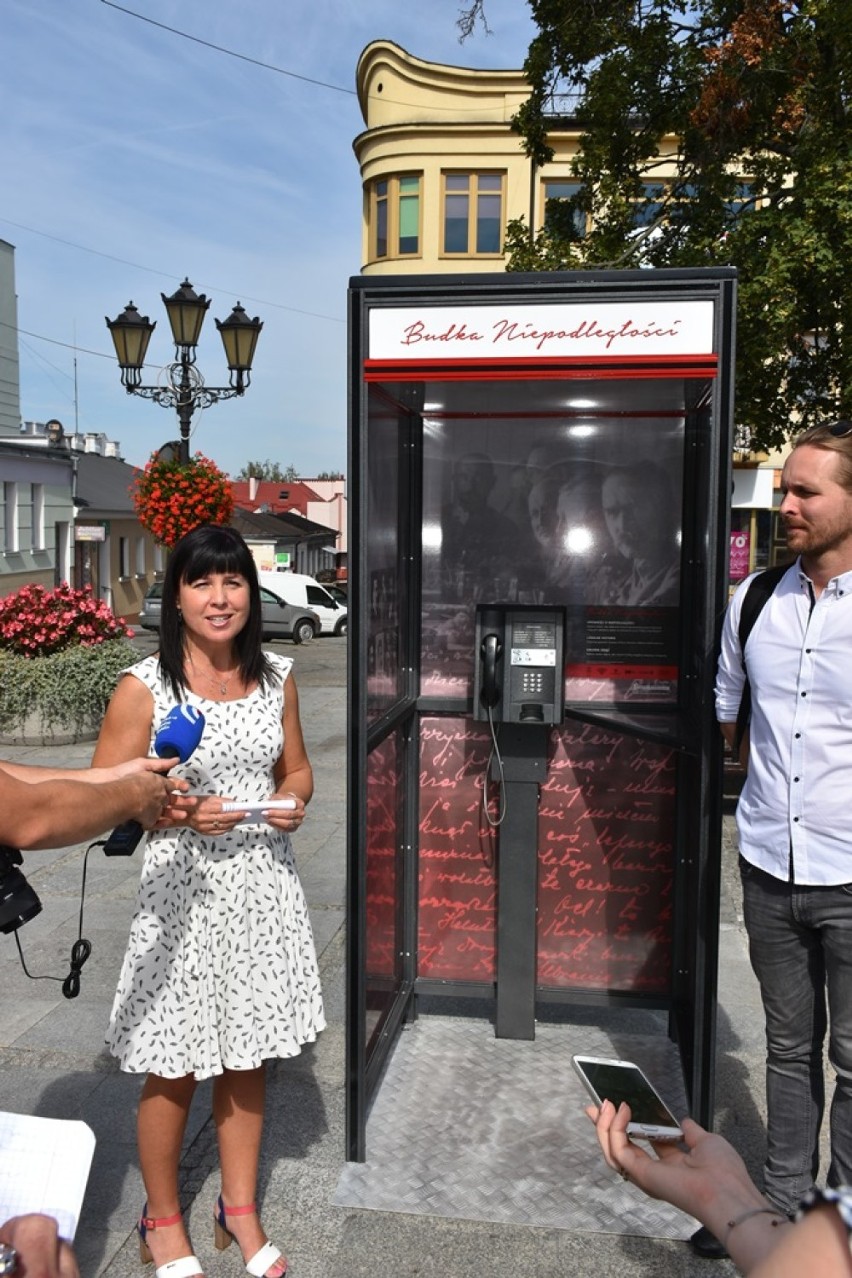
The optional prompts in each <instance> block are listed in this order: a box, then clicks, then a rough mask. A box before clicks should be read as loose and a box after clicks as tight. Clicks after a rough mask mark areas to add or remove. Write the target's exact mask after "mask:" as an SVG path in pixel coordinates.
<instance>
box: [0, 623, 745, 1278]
mask: <svg viewBox="0 0 852 1278" xmlns="http://www.w3.org/2000/svg"><path fill="white" fill-rule="evenodd" d="M140 642H141V644H142V645H143V650H150V646H152V645H149V648H148V649H144V643H145V636H142V638H141V641H140ZM278 650H279V651H285V650H286V652H287V654H288V655H293V656H294V658H295V663H296V665H295V669H296V677H297V680H298V685H299V693H300V701H301V712H302V722H303V726H304V730H305V738H306V742H307V746H308V750H309V752H310V756H311V760H312V763H313V765H314V771H315V776H316V794H315V797H314V801H313V803H312V805H311V809H310V817H309V820H308V821H307V822H306V823H305V826H304V828H303V829H302V830H301V831H300V832H299V835H298V838H297V841H296V853H297V859H298V863H299V870H300V874H301V876H302V881H303V883H304V886H305V890H306V893H307V897H308V903H309V906H310V911H311V920H312V924H313V928H314V933H315V937H316V942H317V949H318V952H319V955H320V967H321V972H322V978H323V989H324V993H325V1002H326V1015H327V1018H328V1022H329V1023H328V1028H327V1029H326V1030H325V1032H324V1033H323V1034H322V1035H321V1036H320V1039H319V1041H318V1043H317V1044H315V1045H314V1046H313V1047H311V1048H309V1049H307V1050H306V1051H304V1052H303V1053H302V1055H301V1056H300V1057H298V1058H296V1059H295V1060H292V1061H282V1062H275V1063H273V1064H272V1065H271V1066H270V1068H269V1074H268V1079H269V1083H268V1095H269V1099H268V1116H267V1122H266V1128H265V1137H264V1148H263V1154H262V1159H261V1184H260V1190H259V1198H260V1200H261V1202H262V1204H263V1220H264V1224H265V1226H266V1228H267V1230H268V1232H269V1234H270V1236H271V1237H272V1238H273V1240H275V1241H277V1242H278V1243H279V1245H280V1246H282V1247H283V1248H284V1249H285V1251H286V1252H287V1255H288V1257H289V1259H290V1272H291V1273H292V1275H293V1278H360V1276H361V1275H364V1276H365V1278H366V1276H367V1275H369V1276H370V1278H415V1276H416V1278H429V1276H431V1275H435V1276H438V1275H440V1278H494V1276H495V1274H507V1275H509V1274H511V1275H518V1276H520V1275H523V1276H524V1278H573V1276H574V1275H581V1274H582V1275H583V1278H609V1276H610V1275H612V1276H613V1278H614V1276H615V1275H616V1274H617V1275H619V1278H633V1276H634V1275H636V1276H638V1275H651V1274H656V1273H661V1272H665V1273H666V1274H668V1275H671V1276H672V1278H681V1276H683V1275H693V1274H695V1275H700V1274H704V1275H710V1274H713V1275H718V1278H728V1276H729V1275H730V1274H732V1273H733V1272H734V1270H733V1267H732V1266H731V1265H730V1263H729V1262H708V1261H701V1260H698V1259H697V1258H696V1257H694V1256H693V1255H692V1253H691V1251H690V1250H689V1248H688V1247H687V1246H686V1245H684V1244H683V1243H675V1242H665V1241H657V1240H653V1239H644V1238H636V1237H630V1236H626V1235H617V1236H612V1235H601V1234H580V1233H570V1232H568V1231H565V1230H551V1229H538V1228H531V1227H528V1226H517V1227H510V1226H498V1225H492V1224H484V1223H481V1222H473V1221H459V1220H447V1219H440V1218H433V1217H424V1216H410V1215H403V1214H401V1213H399V1214H398V1213H383V1212H370V1211H358V1210H351V1209H343V1208H339V1207H335V1206H333V1205H332V1202H331V1200H332V1197H333V1194H334V1191H335V1188H336V1186H337V1181H338V1178H339V1176H340V1172H341V1169H342V1167H343V1153H344V1138H343V1131H344V1091H343V1086H344V1067H343V1062H344V1015H345V998H344V909H345V877H346V867H345V817H346V803H345V794H344V784H345V752H346V745H345V713H346V707H345V678H346V672H345V640H343V639H332V638H328V639H322V640H319V641H317V642H315V643H313V644H311V645H310V646H308V647H305V648H295V649H294V648H291V647H290V646H289V645H283V646H278ZM91 749H92V745H91V743H86V744H81V745H75V746H66V747H62V748H58V749H49V748H46V747H35V746H28V747H2V748H0V756H2V757H5V758H9V759H14V760H15V761H18V762H30V763H45V764H51V765H59V766H71V767H73V766H85V765H86V764H87V763H88V760H89V758H90V756H91ZM725 826H726V830H725V852H724V871H723V905H722V925H721V926H722V932H721V959H720V992H719V1000H720V1006H719V1050H718V1065H717V1097H718V1101H717V1124H716V1125H717V1129H718V1130H719V1131H721V1132H722V1133H723V1134H725V1135H726V1136H728V1137H729V1138H730V1139H732V1140H733V1141H734V1143H735V1144H736V1145H737V1148H738V1149H740V1151H741V1152H742V1153H743V1155H744V1157H746V1159H747V1161H748V1162H749V1164H750V1167H751V1169H752V1170H753V1171H755V1172H756V1171H757V1170H758V1169H759V1166H760V1163H761V1161H762V1157H763V1127H762V1118H761V1116H762V1114H763V1112H764V1095H763V1016H762V1012H761V1009H760V1005H759V1000H758V996H757V990H756V986H755V983H754V979H753V977H752V974H751V969H750V967H749V965H748V957H747V953H746V947H745V938H744V933H743V929H742V926H741V920H740V916H739V893H738V887H737V883H736V866H735V852H734V845H733V822H732V819H731V818H730V817H726V822H725ZM82 851H83V849H82V848H80V847H78V848H72V849H68V848H66V849H62V850H59V851H56V852H46V853H31V854H29V855H28V856H27V857H25V863H24V870H25V872H26V874H27V877H28V879H29V880H30V882H31V883H32V885H33V887H34V888H35V890H36V892H37V893H38V895H39V896H40V898H41V901H42V905H43V912H42V914H41V915H39V917H38V918H36V919H34V920H32V921H31V922H30V923H28V924H26V925H25V926H24V927H23V928H22V929H21V930H20V933H19V936H20V940H21V944H22V947H23V950H24V957H25V960H26V963H27V966H28V968H29V970H30V971H31V972H32V973H33V974H34V975H35V974H42V973H50V974H53V975H55V976H58V977H59V978H60V980H61V979H63V978H64V977H65V975H66V974H67V972H68V959H69V955H70V952H71V946H72V944H73V942H74V940H75V939H76V936H77V927H78V916H79V908H80V885H81V872H82ZM139 866H140V861H139V854H138V853H137V854H136V855H135V856H133V857H130V858H111V859H109V860H107V859H106V858H104V856H103V854H102V852H101V851H100V849H96V850H95V851H94V852H93V853H92V854H91V855H90V856H89V864H88V882H87V887H86V901H85V914H84V921H83V935H84V936H86V937H88V938H89V940H90V941H91V942H92V955H91V958H90V959H89V961H88V963H87V965H86V967H85V968H84V970H83V973H82V979H81V992H80V995H79V997H78V998H77V999H76V1000H73V1001H67V1000H66V999H64V998H63V996H62V993H61V989H60V985H59V984H57V983H56V982H51V981H38V982H33V981H30V980H28V979H27V978H26V976H25V975H24V973H23V972H22V970H21V966H20V962H19V958H18V952H17V948H16V946H15V942H14V938H13V937H11V936H9V937H0V1068H1V1069H2V1096H0V1107H2V1108H4V1109H9V1110H15V1111H19V1112H23V1113H32V1114H41V1115H47V1116H51V1117H62V1118H82V1119H84V1120H85V1121H86V1122H88V1123H89V1124H90V1126H91V1127H92V1128H93V1130H94V1131H95V1134H96V1136H97V1148H96V1153H95V1160H94V1165H93V1169H92V1174H91V1178H90V1181H89V1189H88V1192H87V1196H86V1201H85V1204H84V1209H83V1214H82V1217H81V1221H80V1226H79V1230H78V1234H77V1252H78V1256H79V1258H80V1267H81V1273H82V1278H99V1276H100V1275H108V1276H109V1278H125V1276H128V1278H129V1276H130V1275H134V1276H138V1275H140V1274H142V1273H143V1272H147V1273H148V1274H149V1275H150V1276H151V1278H152V1276H153V1271H152V1270H151V1269H148V1270H147V1271H145V1270H144V1269H143V1267H142V1265H141V1262H140V1261H139V1258H138V1249H137V1242H136V1238H135V1234H134V1223H135V1220H136V1218H137V1216H138V1214H139V1212H140V1209H141V1206H142V1200H143V1197H144V1191H143V1189H142V1183H141V1178H140V1175H139V1171H138V1166H137V1161H136V1146H135V1130H134V1123H135V1105H136V1098H137V1096H138V1092H139V1088H140V1086H141V1079H137V1078H134V1077H133V1076H129V1075H125V1074H121V1073H120V1072H119V1071H118V1070H117V1068H116V1067H115V1063H114V1061H113V1060H112V1058H111V1057H109V1056H108V1055H107V1053H106V1050H105V1048H104V1046H103V1034H104V1028H105V1026H106V1023H107V1020H108V1016H109V1009H110V1005H111V1002H112V996H113V992H114V988H115V982H116V978H117V974H118V970H119V966H120V963H121V958H122V955H123V953H124V946H125V942H126V939H127V932H128V928H129V923H130V917H131V913H132V908H133V900H134V896H135V891H136V885H137V880H138V875H139ZM209 1089H210V1085H209V1083H205V1084H201V1085H200V1086H199V1089H198V1093H197V1097H196V1103H195V1104H194V1106H193V1111H192V1115H191V1118H190V1131H189V1133H188V1137H187V1142H186V1147H185V1148H186V1152H185V1157H184V1160H183V1164H182V1186H183V1197H184V1202H185V1204H186V1206H187V1208H188V1211H189V1223H190V1230H191V1234H192V1239H193V1244H194V1247H195V1251H196V1253H197V1255H198V1256H199V1258H200V1259H201V1261H202V1262H203V1263H204V1265H205V1272H206V1274H207V1278H235V1276H236V1275H237V1274H241V1273H244V1272H245V1271H244V1269H243V1268H242V1266H241V1264H240V1258H239V1252H238V1250H237V1248H236V1247H235V1246H234V1247H231V1248H230V1249H229V1250H228V1251H226V1252H223V1253H217V1252H216V1251H215V1250H214V1248H213V1239H212V1225H211V1212H212V1206H213V1203H214V1201H215V1197H216V1194H217V1193H218V1173H217V1166H218V1164H217V1157H216V1149H215V1135H214V1130H213V1126H212V1122H211V1121H210V1118H209V1114H210V1090H209Z"/></svg>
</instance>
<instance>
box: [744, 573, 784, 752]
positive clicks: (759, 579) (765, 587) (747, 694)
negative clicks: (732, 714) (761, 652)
mask: <svg viewBox="0 0 852 1278" xmlns="http://www.w3.org/2000/svg"><path fill="white" fill-rule="evenodd" d="M789 567H790V564H776V565H775V567H774V568H767V569H766V571H765V572H760V573H758V574H757V576H756V577H755V578H754V579H753V580H752V582H751V584H750V585H749V588H748V590H747V591H746V593H745V598H744V599H743V606H742V610H741V611H740V624H739V629H738V630H737V636H738V638H739V641H740V660H741V661H742V663H743V670H745V646H746V640H747V639H748V637H749V635H750V634H751V632H752V630H753V628H754V623H755V622H756V621H757V619H758V617H759V616H760V614H761V612H762V611H763V608H764V605H765V604H766V601H767V600H768V599H769V596H770V595H771V594H772V593H773V591H774V590H775V587H776V586H777V585H778V583H779V581H780V580H781V578H782V577H783V576H784V574H785V573H786V572H787V569H788V568H789ZM750 719H751V684H750V683H749V681H748V673H746V677H745V683H744V684H743V691H742V696H741V697H740V708H739V710H738V711H737V730H736V732H735V733H734V754H736V755H739V752H740V746H741V745H742V742H743V737H744V736H745V734H746V730H747V729H748V725H749V720H750Z"/></svg>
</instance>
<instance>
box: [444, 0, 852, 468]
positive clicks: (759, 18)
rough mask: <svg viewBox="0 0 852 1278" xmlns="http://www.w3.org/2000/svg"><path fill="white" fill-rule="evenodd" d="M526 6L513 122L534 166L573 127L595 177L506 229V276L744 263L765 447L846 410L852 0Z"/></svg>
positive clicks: (742, 350)
mask: <svg viewBox="0 0 852 1278" xmlns="http://www.w3.org/2000/svg"><path fill="white" fill-rule="evenodd" d="M529 3H530V8H531V9H532V12H533V17H534V19H535V21H536V24H537V26H538V29H539V33H538V35H537V36H536V37H535V38H534V40H533V42H532V44H531V45H530V48H529V52H528V55H527V59H526V62H525V64H524V67H525V71H526V74H527V76H528V78H529V80H530V83H531V85H532V94H531V97H530V99H529V101H528V102H527V103H526V104H525V106H524V107H523V108H522V109H521V111H520V112H519V114H518V117H517V120H516V122H515V123H516V127H517V128H518V129H519V131H520V132H521V134H522V136H523V140H524V142H523V144H524V147H525V149H526V150H527V152H528V154H529V155H530V156H531V157H532V158H533V160H534V161H536V162H538V163H539V164H541V163H543V162H545V161H546V160H547V159H549V158H550V151H549V148H548V145H547V134H548V128H549V125H551V124H552V123H553V114H554V112H555V113H556V114H562V115H563V116H565V115H571V116H573V117H574V120H575V122H576V124H577V125H578V126H579V129H580V131H581V135H582V136H581V145H580V151H579V154H578V156H577V158H576V160H575V162H574V166H573V168H574V175H575V176H576V178H577V179H578V180H579V182H580V183H581V184H582V185H581V190H580V194H579V195H578V196H577V197H575V198H574V199H573V200H572V201H569V202H566V203H565V205H564V206H563V207H560V208H553V207H551V209H550V210H549V216H548V226H547V228H546V229H545V230H543V231H541V232H540V233H538V234H535V235H533V236H531V235H530V228H529V227H527V226H526V225H525V224H524V222H523V220H519V221H517V222H514V223H511V224H510V226H509V228H508V235H507V247H508V249H509V252H510V258H509V269H510V270H557V269H577V268H585V267H599V266H611V267H619V268H627V267H635V266H655V267H670V266H671V267H690V266H721V265H732V266H736V267H737V269H738V272H739V303H738V327H737V421H738V423H739V424H740V425H741V426H743V427H746V428H747V429H748V430H749V431H750V433H751V438H752V441H753V444H754V445H755V446H763V447H770V446H773V445H777V444H779V443H781V442H783V440H784V439H785V438H786V437H788V436H789V434H790V433H791V432H792V431H795V430H798V429H800V428H801V427H804V426H808V425H811V424H813V423H815V422H817V421H820V420H825V419H826V418H827V417H828V418H831V417H840V416H843V417H852V289H850V287H849V283H848V273H849V267H850V263H852V3H850V0H681V2H678V0H529ZM484 9H485V0H478V2H477V3H476V4H474V5H473V6H472V7H471V8H469V9H467V10H465V11H464V12H463V14H462V17H463V18H464V17H467V19H468V20H469V22H470V24H471V29H472V25H474V24H475V23H476V22H477V21H480V22H484V20H485V14H484ZM460 30H461V31H462V34H464V31H465V28H464V27H463V26H461V25H460ZM661 154H662V155H666V154H668V155H671V156H672V157H673V159H674V173H675V176H674V178H673V179H671V178H669V177H667V178H666V180H665V181H663V179H662V177H661V166H660V156H661ZM578 213H583V214H586V215H587V216H588V218H589V221H588V232H587V233H586V234H585V235H582V234H580V233H578V231H577V229H576V226H575V220H576V214H578Z"/></svg>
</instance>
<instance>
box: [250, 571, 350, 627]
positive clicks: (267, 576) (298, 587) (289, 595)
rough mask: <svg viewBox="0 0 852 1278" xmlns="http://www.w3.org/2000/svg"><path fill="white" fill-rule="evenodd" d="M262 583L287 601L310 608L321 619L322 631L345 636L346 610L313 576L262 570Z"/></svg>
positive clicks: (260, 574)
mask: <svg viewBox="0 0 852 1278" xmlns="http://www.w3.org/2000/svg"><path fill="white" fill-rule="evenodd" d="M258 577H259V578H260V584H261V585H262V586H263V588H264V589H265V590H271V591H272V593H273V594H274V595H278V597H279V599H283V600H284V602H285V603H288V604H293V605H294V606H295V607H297V608H310V610H311V612H315V613H316V614H317V616H318V617H319V619H320V623H321V625H322V630H321V632H320V633H321V634H324V635H345V634H346V618H347V609H346V607H345V605H343V604H340V603H338V602H337V600H336V599H333V598H332V597H331V595H330V594H329V593H328V591H327V590H326V588H325V586H321V585H320V583H319V582H318V581H316V580H315V579H314V578H313V577H307V576H305V574H304V573H301V572H260V573H258Z"/></svg>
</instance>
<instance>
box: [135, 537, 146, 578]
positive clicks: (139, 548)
mask: <svg viewBox="0 0 852 1278" xmlns="http://www.w3.org/2000/svg"><path fill="white" fill-rule="evenodd" d="M136 576H137V577H144V576H145V538H144V537H137V538H136Z"/></svg>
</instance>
